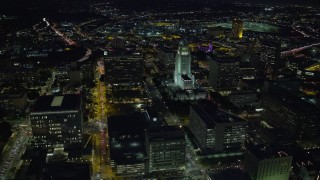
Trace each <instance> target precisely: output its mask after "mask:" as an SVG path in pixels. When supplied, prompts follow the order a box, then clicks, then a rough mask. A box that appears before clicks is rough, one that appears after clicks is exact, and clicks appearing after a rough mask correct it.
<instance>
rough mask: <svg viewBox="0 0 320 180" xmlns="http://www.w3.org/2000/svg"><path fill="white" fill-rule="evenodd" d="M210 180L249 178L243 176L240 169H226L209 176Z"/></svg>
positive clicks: (248, 179)
mask: <svg viewBox="0 0 320 180" xmlns="http://www.w3.org/2000/svg"><path fill="white" fill-rule="evenodd" d="M209 177H210V179H211V180H225V179H237V180H250V178H249V176H248V175H247V174H245V173H244V172H243V171H242V170H241V169H226V170H222V171H219V172H216V173H214V174H209Z"/></svg>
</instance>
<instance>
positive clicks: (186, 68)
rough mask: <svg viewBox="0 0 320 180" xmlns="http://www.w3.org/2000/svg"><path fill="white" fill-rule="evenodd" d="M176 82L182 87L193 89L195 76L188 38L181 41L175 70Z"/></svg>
mask: <svg viewBox="0 0 320 180" xmlns="http://www.w3.org/2000/svg"><path fill="white" fill-rule="evenodd" d="M174 84H175V85H176V86H179V87H180V88H181V89H193V86H194V76H193V75H192V74H191V54H190V50H189V47H188V43H187V41H186V40H181V41H180V42H179V48H178V51H177V54H176V63H175V70H174Z"/></svg>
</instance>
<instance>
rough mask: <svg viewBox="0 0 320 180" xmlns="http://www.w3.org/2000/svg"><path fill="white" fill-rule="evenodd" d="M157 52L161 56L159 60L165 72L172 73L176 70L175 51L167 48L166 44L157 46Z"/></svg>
mask: <svg viewBox="0 0 320 180" xmlns="http://www.w3.org/2000/svg"><path fill="white" fill-rule="evenodd" d="M157 54H158V58H159V62H160V64H161V66H162V68H163V69H164V71H165V72H167V73H168V74H169V73H172V71H174V66H175V64H174V63H175V61H174V55H175V52H174V51H173V50H172V49H170V48H167V47H165V46H160V47H158V48H157Z"/></svg>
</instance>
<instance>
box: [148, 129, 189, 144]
mask: <svg viewBox="0 0 320 180" xmlns="http://www.w3.org/2000/svg"><path fill="white" fill-rule="evenodd" d="M147 135H148V139H149V140H150V141H152V140H157V139H162V140H173V139H184V138H185V137H184V131H183V130H182V129H181V128H179V127H177V126H161V127H156V128H151V129H148V130H147Z"/></svg>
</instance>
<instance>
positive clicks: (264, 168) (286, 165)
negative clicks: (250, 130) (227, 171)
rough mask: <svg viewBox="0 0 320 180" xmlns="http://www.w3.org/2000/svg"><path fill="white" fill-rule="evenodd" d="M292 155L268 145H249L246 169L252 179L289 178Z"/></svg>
mask: <svg viewBox="0 0 320 180" xmlns="http://www.w3.org/2000/svg"><path fill="white" fill-rule="evenodd" d="M291 162H292V156H288V155H287V154H286V153H285V152H283V151H274V150H272V149H270V148H268V147H247V151H246V153H245V160H244V170H245V171H246V172H247V173H248V175H249V176H250V178H251V179H252V180H282V179H283V180H285V179H289V175H290V171H291Z"/></svg>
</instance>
